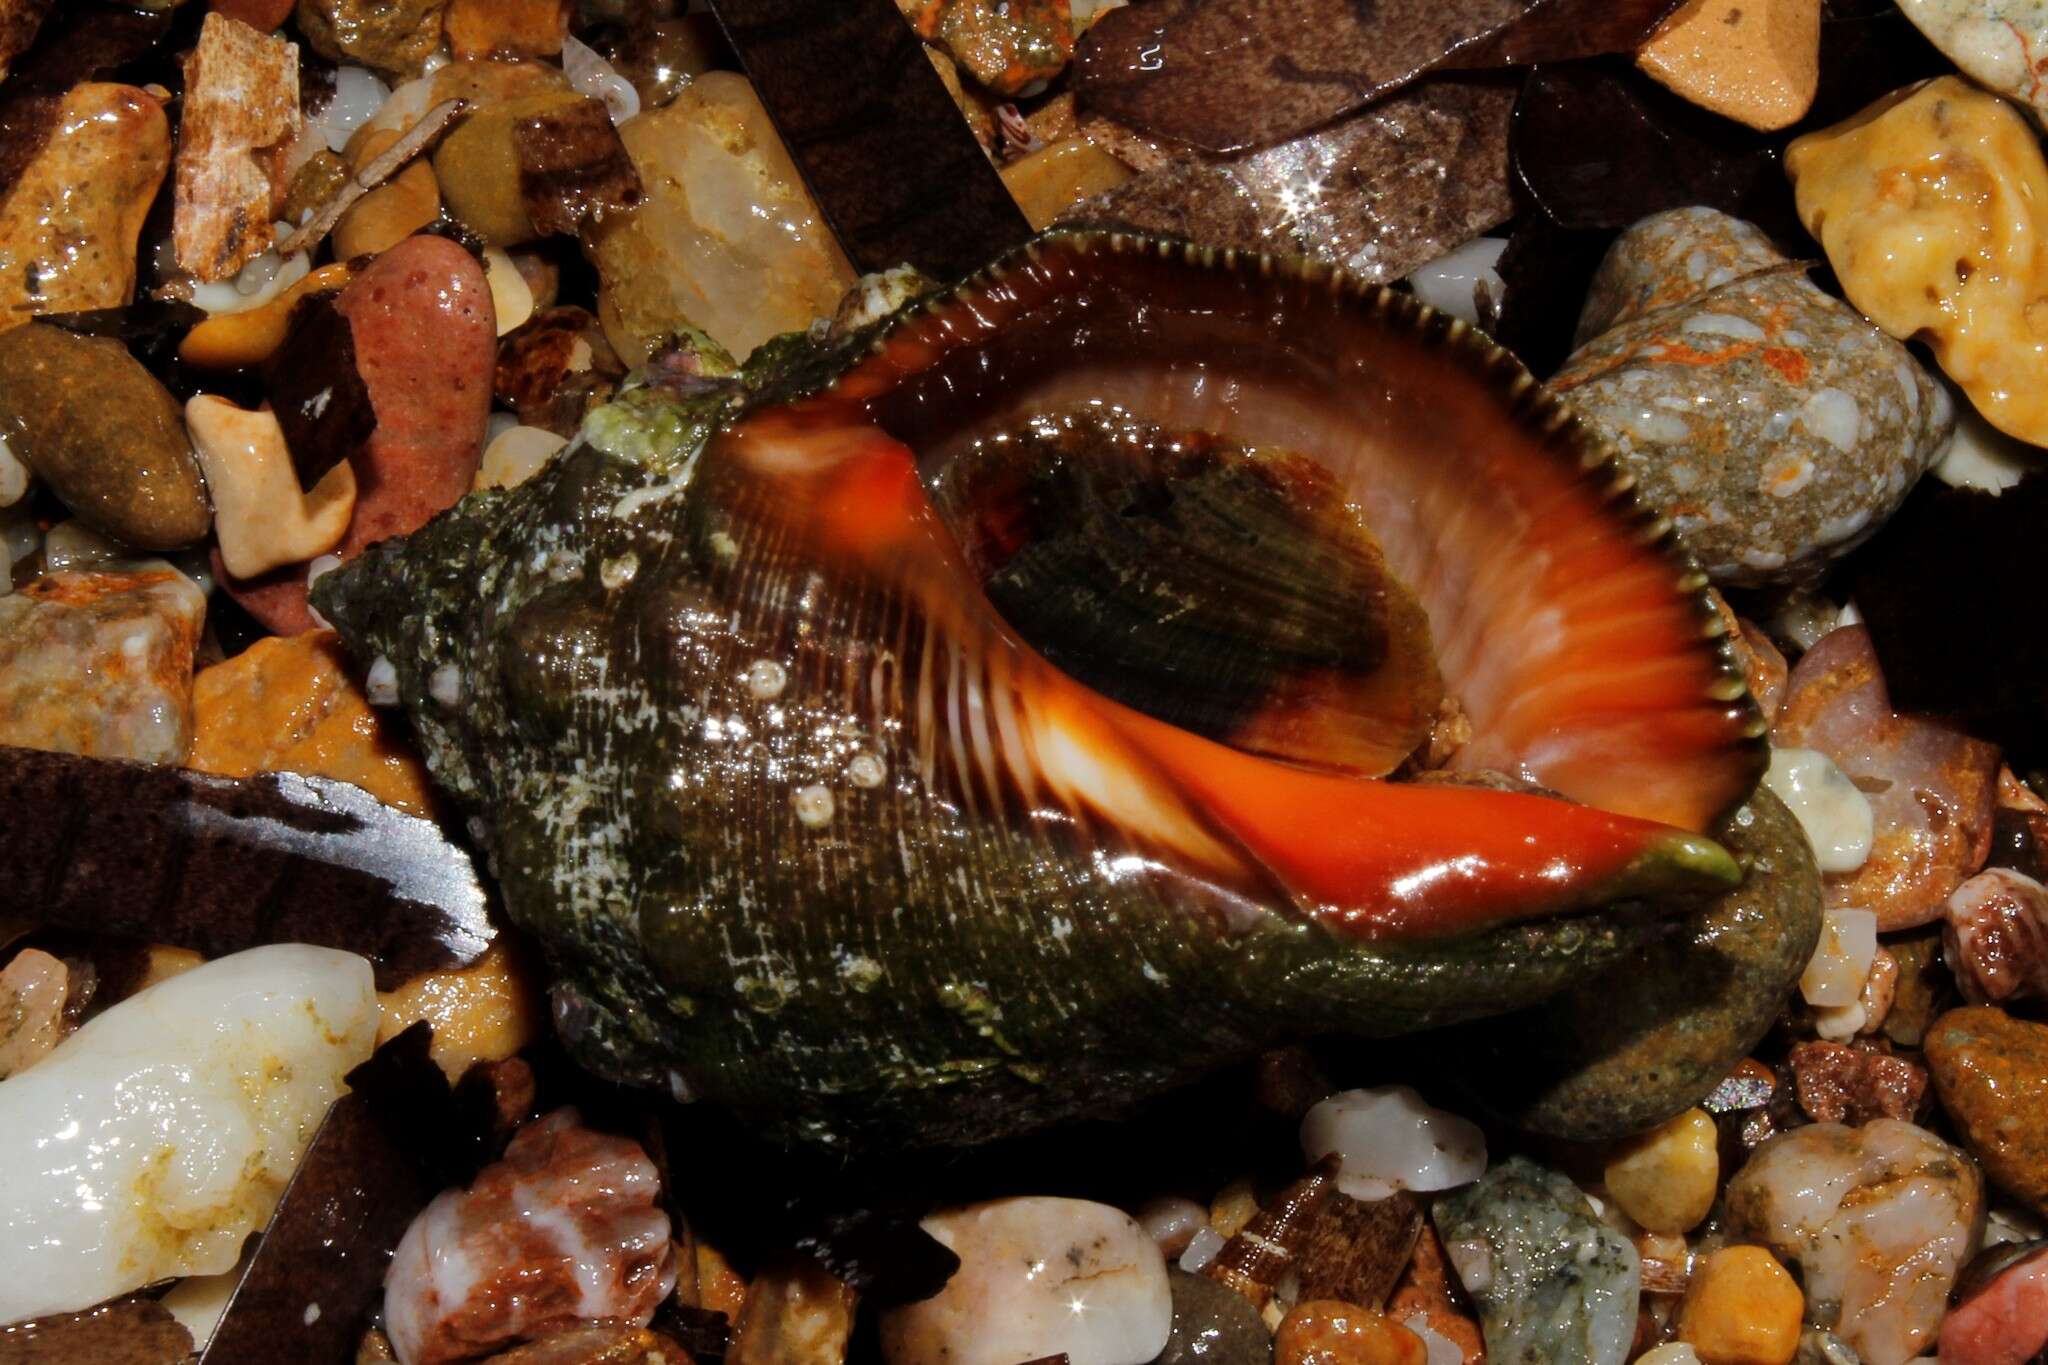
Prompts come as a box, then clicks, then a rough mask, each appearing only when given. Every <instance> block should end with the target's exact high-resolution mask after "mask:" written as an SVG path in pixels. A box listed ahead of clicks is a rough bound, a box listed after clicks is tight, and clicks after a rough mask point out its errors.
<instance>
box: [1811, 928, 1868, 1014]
mask: <svg viewBox="0 0 2048 1365" xmlns="http://www.w3.org/2000/svg"><path fill="white" fill-rule="evenodd" d="M1876 960H1877V916H1876V914H1874V913H1873V912H1871V911H1869V910H1830V911H1828V912H1827V915H1826V916H1825V917H1824V918H1823V919H1822V920H1821V926H1820V943H1819V944H1818V945H1817V946H1816V947H1815V948H1814V950H1813V957H1812V958H1811V959H1809V960H1808V961H1807V964H1806V970H1805V972H1803V973H1802V974H1801V975H1800V977H1799V994H1800V995H1801V996H1803V997H1805V1000H1806V1003H1807V1004H1809V1005H1813V1006H1816V1007H1821V1006H1825V1007H1829V1008H1836V1007H1842V1006H1848V1005H1854V1004H1856V1003H1857V1001H1858V998H1859V997H1861V996H1862V994H1863V983H1864V982H1865V981H1867V980H1868V979H1869V978H1870V964H1871V963H1873V962H1875V961H1876Z"/></svg>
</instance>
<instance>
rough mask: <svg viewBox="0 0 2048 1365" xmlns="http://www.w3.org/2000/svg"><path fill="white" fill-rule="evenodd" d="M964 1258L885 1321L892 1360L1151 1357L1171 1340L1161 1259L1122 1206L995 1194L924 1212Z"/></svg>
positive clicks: (978, 1364) (1003, 1364)
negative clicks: (939, 1284)
mask: <svg viewBox="0 0 2048 1365" xmlns="http://www.w3.org/2000/svg"><path fill="white" fill-rule="evenodd" d="M923 1227H924V1229H925V1231H927V1232H929V1233H930V1234H931V1235H932V1236H934V1237H936V1238H937V1239H938V1240H939V1241H940V1242H942V1243H944V1244H945V1245H946V1246H947V1248H949V1249H950V1250H951V1251H952V1252H953V1253H954V1254H955V1255H956V1256H958V1257H959V1258H960V1268H959V1270H957V1271H955V1272H954V1274H953V1277H952V1278H951V1279H950V1280H948V1281H946V1286H945V1288H943V1289H941V1290H940V1291H939V1292H938V1293H937V1294H936V1295H934V1296H933V1297H931V1298H929V1299H924V1300H920V1301H919V1302H916V1303H912V1304H907V1305H905V1306H903V1307H901V1308H896V1309H892V1310H890V1311H889V1312H888V1313H886V1314H884V1315H883V1318H882V1351H883V1355H884V1357H885V1358H886V1359H887V1360H888V1362H889V1365H1017V1362H1018V1361H1026V1360H1040V1359H1043V1358H1045V1357H1047V1356H1056V1355H1065V1356H1066V1357H1067V1360H1068V1362H1069V1365H1145V1363H1146V1362H1148V1361H1151V1360H1153V1359H1154V1358H1156V1357H1157V1356H1158V1355H1159V1353H1160V1351H1161V1350H1162V1349H1163V1348H1164V1347H1165V1346H1166V1344H1167V1339H1168V1337H1169V1336H1170V1335H1171V1331H1172V1326H1173V1312H1174V1305H1173V1296H1172V1291H1171V1289H1170V1288H1169V1286H1168V1283H1167V1273H1166V1260H1165V1258H1164V1257H1163V1256H1161V1255H1160V1252H1159V1248H1158V1246H1157V1245H1156V1244H1155V1243H1154V1242H1153V1241H1152V1239H1151V1238H1150V1237H1148V1236H1146V1235H1145V1230H1144V1229H1143V1228H1141V1227H1139V1226H1138V1224H1137V1223H1136V1222H1135V1221H1134V1220H1133V1219H1132V1218H1131V1217H1130V1216H1129V1215H1128V1214H1125V1213H1124V1212H1123V1211H1122V1210H1120V1209H1114V1208H1110V1207H1109V1206H1108V1205H1105V1204H1093V1203H1089V1202H1087V1201H1085V1200H1080V1199H1054V1198H1039V1197H1027V1198H1016V1199H999V1200H994V1201H992V1202H990V1203H986V1204H975V1205H970V1206H968V1207H966V1208H958V1209H948V1210H945V1211H942V1212H940V1213H935V1214H933V1215H932V1216H931V1217H929V1218H926V1219H925V1220H924V1223H923Z"/></svg>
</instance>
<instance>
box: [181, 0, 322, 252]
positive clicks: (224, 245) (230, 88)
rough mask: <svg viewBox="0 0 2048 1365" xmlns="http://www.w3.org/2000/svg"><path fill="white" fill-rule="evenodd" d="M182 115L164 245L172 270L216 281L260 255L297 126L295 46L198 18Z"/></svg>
mask: <svg viewBox="0 0 2048 1365" xmlns="http://www.w3.org/2000/svg"><path fill="white" fill-rule="evenodd" d="M182 109H183V112H182V113H181V114H180V115H179V118H178V161H177V177H176V185H175V207H174V212H173V218H172V227H171V240H172V241H173V243H175V245H176V249H177V254H178V265H179V267H180V268H181V269H183V270H186V271H189V272H190V273H191V274H193V275H196V276H197V277H198V278H200V279H202V280H224V279H227V278H228V277H230V276H232V275H233V274H234V273H235V272H236V271H238V270H240V269H241V268H242V267H243V266H244V265H246V264H247V263H248V262H249V261H250V260H251V259H253V258H254V257H257V256H260V255H262V254H263V253H264V252H265V251H268V250H269V249H270V244H271V241H272V238H273V232H272V228H271V220H272V217H273V215H274V214H275V213H276V212H277V210H278V209H279V208H281V207H282V205H283V200H284V190H285V184H284V160H285V157H286V156H287V155H288V153H289V151H290V148H291V145H292V144H293V143H294V142H295V141H297V139H298V137H299V131H300V128H301V126H302V120H301V118H300V115H299V48H298V44H296V43H288V42H286V41H285V40H284V39H282V38H275V37H269V36H266V35H265V34H262V33H259V32H257V31H256V30H255V29H253V28H251V27H250V26H249V25H247V24H245V23H242V22H241V21H239V20H236V19H230V18H229V17H227V16H226V15H224V14H219V13H210V14H208V15H207V16H206V19H205V21H204V23H203V24H202V25H201V26H200V30H199V46H198V48H197V49H195V50H194V51H193V53H192V56H191V57H190V58H189V59H188V60H187V61H186V63H185V94H184V99H183V101H182Z"/></svg>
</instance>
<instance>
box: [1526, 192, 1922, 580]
mask: <svg viewBox="0 0 2048 1365" xmlns="http://www.w3.org/2000/svg"><path fill="white" fill-rule="evenodd" d="M1714 262H1720V264H1714ZM1724 273H1725V274H1729V275H1730V278H1728V279H1727V280H1726V281H1724V282H1721V283H1708V281H1712V280H1718V279H1720V276H1721V275H1722V274H1724ZM1695 285H1699V286H1701V287H1699V288H1694V286H1695ZM1617 301H1620V304H1621V306H1617ZM1602 323H1604V324H1605V327H1604V329H1602V330H1599V332H1598V334H1597V335H1594V336H1592V337H1590V339H1588V340H1586V341H1585V342H1584V344H1583V345H1581V347H1580V348H1579V350H1577V351H1576V352H1574V353H1573V355H1572V356H1571V358H1570V359H1569V360H1567V361H1566V362H1565V365H1564V368H1563V369H1562V370H1560V371H1559V372H1558V374H1557V375H1556V376H1555V377H1554V379H1553V380H1552V384H1553V386H1554V387H1556V388H1557V389H1558V390H1559V391H1560V392H1561V393H1563V394H1564V395H1565V397H1566V399H1567V401H1568V402H1569V403H1570V404H1571V405H1572V407H1574V408H1575V409H1576V410H1577V411H1578V412H1580V413H1581V414H1582V415H1584V416H1585V417H1587V418H1588V419H1589V420H1591V421H1592V422H1594V423H1595V424H1596V425H1597V426H1598V427H1599V428H1600V429H1601V430H1603V431H1604V432H1606V433H1607V434H1608V435H1609V436H1610V437H1612V438H1613V440H1614V441H1615V443H1616V445H1617V447H1618V448H1619V450H1620V453H1621V457H1622V463H1623V466H1624V468H1625V469H1626V470H1627V471H1628V472H1629V473H1631V474H1633V475H1634V476H1635V477H1636V480H1637V485H1638V488H1639V490H1640V493H1641V495H1642V496H1643V497H1644V498H1645V499H1646V500H1647V501H1648V502H1649V503H1650V504H1651V505H1653V506H1655V507H1658V508H1661V509H1662V510H1663V511H1664V512H1665V513H1667V514H1668V515H1669V516H1670V517H1671V518H1672V519H1673V521H1674V522H1675V524H1676V525H1677V527H1678V530H1679V533H1680V535H1681V537H1682V538H1683V539H1684V541H1685V543H1686V545H1687V546H1688V548H1690V549H1691V550H1692V551H1693V553H1694V554H1696V555H1697V556H1698V557H1699V558H1700V560H1701V562H1702V564H1703V565H1704V567H1705V568H1706V570H1707V572H1708V573H1709V574H1710V575H1712V576H1713V577H1714V578H1715V580H1716V581H1719V582H1724V583H1734V584H1761V583H1807V582H1811V581H1813V580H1815V579H1817V578H1819V577H1820V575H1821V574H1822V573H1823V572H1825V570H1826V568H1827V565H1828V564H1829V563H1830V562H1831V561H1832V560H1833V559H1835V558H1837V557H1838V556H1840V555H1842V554H1845V553H1847V552H1848V551H1849V550H1851V549H1853V548H1854V547H1855V546H1856V545H1857V544H1860V543H1861V542H1862V541H1863V540H1864V539H1865V538H1866V537H1867V536H1869V535H1870V534H1871V533H1872V532H1874V531H1875V530H1876V529H1877V527H1878V526H1879V525H1881V524H1882V523H1883V521H1884V519H1885V518H1886V517H1887V516H1889V515H1890V514H1891V513H1892V512H1893V511H1894V510H1896V509H1897V507H1898V505H1899V504H1900V502H1902V501H1903V500H1904V498H1905V496H1906V493H1907V492H1908V491H1909V490H1910V489H1911V488H1912V486H1913V484H1914V482H1915V481H1916V480H1917V479H1918V478H1919V477H1920V475H1921V473H1922V472H1923V471H1924V470H1925V469H1926V468H1927V467H1928V465H1929V464H1930V463H1931V462H1932V461H1933V459H1934V457H1935V455H1936V454H1937V453H1938V452H1939V451H1940V449H1941V447H1942V444H1943V442H1945V441H1946V440H1947V438H1948V435H1949V431H1950V429H1951V427H1952V426H1953V423H1954V411H1953V409H1952V407H1951V406H1950V403H1949V400H1948V395H1947V391H1946V390H1944V389H1943V388H1942V387H1941V386H1940V384H1938V383H1937V382H1935V380H1934V379H1933V377H1932V376H1930V375H1929V374H1928V373H1927V372H1926V371H1925V370H1923V369H1922V368H1921V367H1920V364H1919V362H1918V361H1916V360H1915V359H1914V358H1913V357H1912V355H1911V353H1909V352H1908V351H1907V350H1906V348H1905V347H1903V346H1901V345H1900V344H1899V343H1898V342H1896V341H1893V340H1892V339H1891V338H1889V337H1887V336H1885V335H1884V333H1882V332H1880V331H1878V330H1877V329H1876V328H1875V327H1872V326H1871V325H1870V324H1869V323H1867V322H1865V321H1864V320H1863V319H1862V318H1861V317H1859V316H1857V314H1856V313H1855V311H1854V310H1853V309H1851V308H1849V307H1847V306H1846V305H1844V304H1843V303H1842V302H1841V301H1839V300H1837V299H1834V298H1831V297H1829V296H1828V295H1826V294H1824V293H1822V292H1821V291H1820V290H1819V289H1818V288H1817V287H1815V286H1814V285H1813V283H1812V282H1811V281H1809V280H1808V279H1806V278H1805V276H1804V275H1803V274H1802V273H1801V272H1800V271H1799V270H1798V269H1797V268H1795V267H1791V266H1790V263H1789V261H1788V260H1787V258H1785V257H1784V256H1782V255H1780V254H1779V253H1778V252H1777V251H1776V249H1775V248H1773V247H1771V246H1770V245H1769V243H1768V241H1767V240H1766V239H1765V238H1764V237H1763V234H1762V233H1760V232H1759V231H1758V230H1757V229H1756V228H1754V227H1752V226H1750V225H1749V224H1747V223H1744V222H1742V221H1741V220H1739V219H1735V218H1731V217H1729V216H1728V215H1726V214H1723V213H1719V212H1717V211H1715V210H1712V209H1705V208H1698V209H1679V210H1674V211H1672V212H1669V213H1663V214H1658V215H1656V216H1655V217H1652V218H1648V219H1645V220H1644V221H1643V222H1641V223H1638V224H1637V225H1636V226H1635V227H1633V228H1631V229H1629V231H1628V232H1626V233H1624V234H1623V235H1622V237H1621V239H1620V240H1619V241H1617V242H1616V243H1615V245H1614V247H1613V248H1612V250H1610V252H1609V253H1608V256H1607V259H1606V260H1605V261H1604V262H1603V263H1602V265H1601V268H1600V273H1599V276H1598V277H1596V279H1595V281H1594V285H1593V292H1592V295H1591V297H1590V298H1589V300H1588V303H1587V310H1586V316H1585V318H1584V319H1583V321H1582V326H1581V332H1582V335H1583V334H1584V333H1586V332H1590V331H1593V330H1594V329H1595V328H1598V327H1600V325H1601V324H1602Z"/></svg>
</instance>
